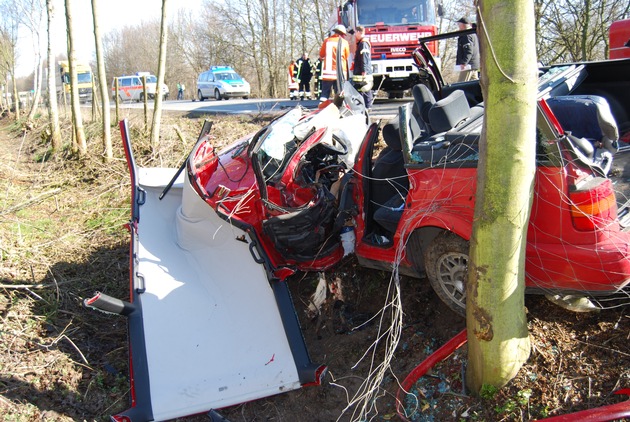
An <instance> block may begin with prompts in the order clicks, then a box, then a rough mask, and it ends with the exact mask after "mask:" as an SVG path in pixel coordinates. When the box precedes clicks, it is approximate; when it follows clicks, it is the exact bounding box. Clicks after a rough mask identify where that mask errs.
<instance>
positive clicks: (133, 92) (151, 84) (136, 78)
mask: <svg viewBox="0 0 630 422" xmlns="http://www.w3.org/2000/svg"><path fill="white" fill-rule="evenodd" d="M143 76H146V78H147V96H148V97H149V99H150V100H152V99H154V98H155V92H156V88H157V78H156V77H155V76H154V75H151V74H150V73H149V72H138V73H136V74H135V75H131V76H119V77H117V78H114V79H113V80H112V99H113V100H116V94H117V93H116V80H118V98H120V101H126V100H129V101H144V90H143V88H142V77H143ZM161 92H162V96H163V97H164V99H165V100H166V99H167V98H168V94H169V91H168V86H166V84H162V89H161Z"/></svg>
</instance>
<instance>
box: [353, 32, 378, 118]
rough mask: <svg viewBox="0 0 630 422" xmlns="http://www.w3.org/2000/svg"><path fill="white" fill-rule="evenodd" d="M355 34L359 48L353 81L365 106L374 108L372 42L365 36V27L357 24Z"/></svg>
mask: <svg viewBox="0 0 630 422" xmlns="http://www.w3.org/2000/svg"><path fill="white" fill-rule="evenodd" d="M354 36H355V37H356V40H357V49H356V52H355V54H354V64H353V72H352V73H353V75H352V83H353V85H354V86H355V88H356V89H357V90H358V91H359V92H360V93H361V96H362V97H363V101H364V102H365V108H366V109H368V110H369V109H370V108H372V102H373V101H374V97H373V95H372V85H373V84H374V78H373V76H372V52H371V51H370V50H371V45H370V42H369V41H368V40H367V38H365V28H364V27H363V26H357V28H356V30H355V33H354Z"/></svg>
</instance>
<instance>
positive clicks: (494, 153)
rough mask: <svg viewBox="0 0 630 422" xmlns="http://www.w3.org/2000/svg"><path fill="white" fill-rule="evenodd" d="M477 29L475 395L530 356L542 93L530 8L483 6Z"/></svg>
mask: <svg viewBox="0 0 630 422" xmlns="http://www.w3.org/2000/svg"><path fill="white" fill-rule="evenodd" d="M477 22H478V28H479V29H478V30H477V33H478V37H479V42H480V50H481V63H482V64H481V66H482V69H481V86H482V92H483V97H484V100H485V116H484V124H483V129H482V139H481V145H480V157H479V167H478V175H477V177H478V186H477V196H476V205H475V221H474V224H473V233H472V238H471V241H470V258H471V259H470V263H469V268H468V283H467V292H466V293H467V303H466V321H467V327H468V359H469V365H468V369H467V371H468V372H467V384H468V387H469V389H470V390H471V391H472V392H473V393H479V392H480V390H481V388H482V387H483V386H484V385H492V386H494V387H498V388H500V387H503V386H504V385H505V384H507V383H508V381H510V380H511V379H512V378H513V377H514V376H515V375H516V374H517V372H518V371H519V369H520V368H521V366H522V365H523V363H524V362H525V361H526V360H527V358H528V357H529V353H530V342H529V336H528V331H527V320H526V315H525V305H524V291H525V276H524V268H525V246H526V240H527V225H528V221H529V215H530V208H531V199H532V192H533V184H534V173H535V141H534V140H535V131H536V92H537V91H536V80H537V79H536V78H537V76H536V75H537V73H536V72H537V68H536V50H535V43H534V6H533V2H532V1H531V0H515V1H512V2H505V1H501V0H482V1H480V2H479V8H478V16H477Z"/></svg>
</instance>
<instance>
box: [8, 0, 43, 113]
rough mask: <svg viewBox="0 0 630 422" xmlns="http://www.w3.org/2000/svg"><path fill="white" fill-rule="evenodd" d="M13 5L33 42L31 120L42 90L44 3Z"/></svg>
mask: <svg viewBox="0 0 630 422" xmlns="http://www.w3.org/2000/svg"><path fill="white" fill-rule="evenodd" d="M15 6H16V7H17V9H18V14H19V16H20V18H21V20H22V24H23V26H24V27H26V28H27V29H28V31H29V32H30V35H31V42H32V43H33V52H34V63H33V74H34V77H33V93H34V96H33V102H32V104H31V109H30V111H29V113H28V117H27V121H28V122H32V121H33V119H34V118H35V113H36V112H37V109H38V107H39V102H40V98H41V92H42V88H41V87H42V75H43V68H44V61H43V59H42V48H41V47H42V40H41V37H42V24H43V10H44V5H43V3H42V1H41V0H21V1H16V2H15Z"/></svg>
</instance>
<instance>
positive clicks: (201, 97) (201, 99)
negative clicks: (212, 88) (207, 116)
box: [197, 89, 206, 101]
mask: <svg viewBox="0 0 630 422" xmlns="http://www.w3.org/2000/svg"><path fill="white" fill-rule="evenodd" d="M197 98H199V101H203V100H205V99H206V97H204V96H203V94H202V93H201V90H200V89H198V90H197Z"/></svg>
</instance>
